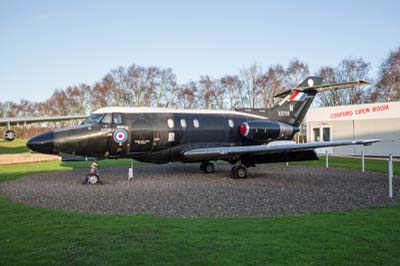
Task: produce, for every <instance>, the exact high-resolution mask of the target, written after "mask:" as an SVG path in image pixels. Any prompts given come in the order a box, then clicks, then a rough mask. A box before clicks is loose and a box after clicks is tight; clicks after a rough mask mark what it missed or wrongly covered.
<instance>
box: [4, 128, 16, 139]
mask: <svg viewBox="0 0 400 266" xmlns="http://www.w3.org/2000/svg"><path fill="white" fill-rule="evenodd" d="M4 139H5V140H8V141H13V140H14V139H15V132H14V130H11V129H6V131H4Z"/></svg>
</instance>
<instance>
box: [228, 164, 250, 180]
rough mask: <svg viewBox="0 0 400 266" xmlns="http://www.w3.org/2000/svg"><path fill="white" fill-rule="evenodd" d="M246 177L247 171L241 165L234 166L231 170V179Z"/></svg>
mask: <svg viewBox="0 0 400 266" xmlns="http://www.w3.org/2000/svg"><path fill="white" fill-rule="evenodd" d="M246 177H247V169H246V167H244V166H243V165H242V164H238V165H234V166H233V167H232V169H231V178H234V179H239V178H246Z"/></svg>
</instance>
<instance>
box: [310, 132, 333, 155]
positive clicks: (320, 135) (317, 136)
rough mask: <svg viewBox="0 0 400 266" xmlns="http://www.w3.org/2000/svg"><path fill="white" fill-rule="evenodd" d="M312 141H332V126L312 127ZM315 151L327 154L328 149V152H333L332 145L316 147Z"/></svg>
mask: <svg viewBox="0 0 400 266" xmlns="http://www.w3.org/2000/svg"><path fill="white" fill-rule="evenodd" d="M311 132H312V136H311V138H312V141H313V142H327V141H332V126H320V127H313V128H312V131H311ZM315 151H316V152H317V153H319V154H325V153H326V151H328V153H330V154H331V153H332V152H333V148H332V147H327V148H320V149H315Z"/></svg>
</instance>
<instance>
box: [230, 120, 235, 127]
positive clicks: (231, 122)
mask: <svg viewBox="0 0 400 266" xmlns="http://www.w3.org/2000/svg"><path fill="white" fill-rule="evenodd" d="M228 124H229V126H230V127H234V126H235V124H234V123H233V120H232V119H229V120H228Z"/></svg>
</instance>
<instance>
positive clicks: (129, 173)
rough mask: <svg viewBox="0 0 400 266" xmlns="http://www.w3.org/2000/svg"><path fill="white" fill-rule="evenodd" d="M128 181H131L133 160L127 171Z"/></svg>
mask: <svg viewBox="0 0 400 266" xmlns="http://www.w3.org/2000/svg"><path fill="white" fill-rule="evenodd" d="M128 180H131V181H132V180H133V160H131V168H129V170H128Z"/></svg>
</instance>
